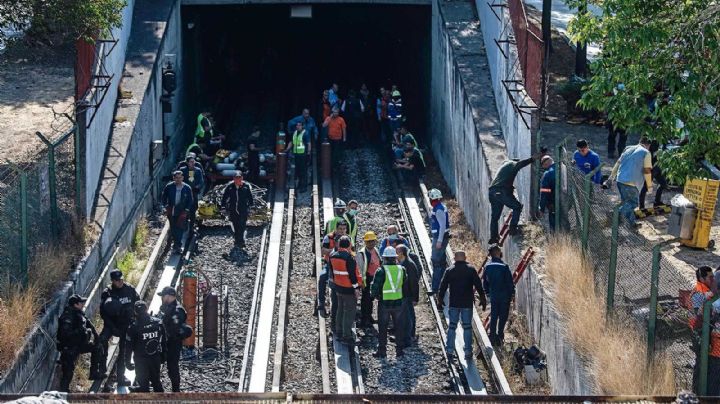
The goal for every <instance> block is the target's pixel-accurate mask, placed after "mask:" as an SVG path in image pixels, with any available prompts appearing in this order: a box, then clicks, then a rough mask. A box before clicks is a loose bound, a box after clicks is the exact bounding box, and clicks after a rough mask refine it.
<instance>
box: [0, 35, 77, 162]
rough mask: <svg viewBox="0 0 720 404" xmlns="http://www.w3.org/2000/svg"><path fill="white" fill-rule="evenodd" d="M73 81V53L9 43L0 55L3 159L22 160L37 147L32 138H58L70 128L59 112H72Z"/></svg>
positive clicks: (64, 48)
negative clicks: (36, 133) (42, 136)
mask: <svg viewBox="0 0 720 404" xmlns="http://www.w3.org/2000/svg"><path fill="white" fill-rule="evenodd" d="M74 88H75V78H74V70H73V59H72V50H71V49H69V48H66V47H59V48H53V49H36V48H29V47H27V46H26V45H25V44H23V43H22V42H17V43H14V44H11V45H10V46H9V47H8V49H7V51H6V52H5V53H4V54H0V150H3V155H4V156H3V157H4V159H7V160H11V161H14V162H17V161H24V159H26V158H28V156H29V155H32V153H33V152H34V151H35V150H36V149H37V148H38V147H39V146H40V145H42V142H41V141H40V139H39V138H38V137H37V136H35V132H36V131H40V132H42V133H43V134H45V135H46V136H53V135H54V136H57V135H60V134H62V133H63V132H64V131H65V130H67V129H69V128H70V127H71V122H70V121H69V120H68V119H67V118H65V117H56V116H55V114H54V113H53V109H54V110H55V111H56V112H58V113H62V112H71V111H72V106H73V102H74V97H73V92H74Z"/></svg>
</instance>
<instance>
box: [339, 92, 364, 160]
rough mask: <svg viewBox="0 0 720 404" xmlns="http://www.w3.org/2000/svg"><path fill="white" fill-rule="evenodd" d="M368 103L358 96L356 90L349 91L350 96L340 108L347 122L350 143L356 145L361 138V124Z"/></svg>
mask: <svg viewBox="0 0 720 404" xmlns="http://www.w3.org/2000/svg"><path fill="white" fill-rule="evenodd" d="M365 108H366V105H365V104H363V102H362V101H361V100H360V99H359V98H358V97H357V93H356V92H355V90H350V91H349V92H348V97H347V99H345V100H344V101H343V103H342V107H340V109H341V110H342V112H343V116H344V117H345V121H346V122H347V132H348V137H349V138H350V144H351V145H353V146H356V145H357V144H358V142H359V140H360V125H361V123H362V119H363V113H364V112H365Z"/></svg>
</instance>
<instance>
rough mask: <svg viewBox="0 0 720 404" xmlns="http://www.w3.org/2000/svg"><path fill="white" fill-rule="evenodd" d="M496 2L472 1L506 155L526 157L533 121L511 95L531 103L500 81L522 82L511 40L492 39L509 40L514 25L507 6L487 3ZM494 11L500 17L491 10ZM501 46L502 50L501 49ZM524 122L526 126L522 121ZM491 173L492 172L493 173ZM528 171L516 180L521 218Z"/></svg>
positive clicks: (527, 200)
mask: <svg viewBox="0 0 720 404" xmlns="http://www.w3.org/2000/svg"><path fill="white" fill-rule="evenodd" d="M492 3H495V2H493V1H488V0H475V9H476V11H477V13H478V16H479V18H480V26H481V28H482V34H483V40H484V41H485V47H486V50H487V51H486V55H487V59H488V66H489V67H490V75H491V76H492V89H493V92H494V94H495V106H496V107H497V111H498V115H499V116H500V126H501V128H502V135H503V138H504V140H505V144H506V151H507V155H508V157H509V158H527V157H529V156H530V154H531V150H532V149H531V144H532V135H531V130H530V128H532V127H533V126H535V125H536V122H533V119H534V117H533V116H531V115H529V114H521V113H520V112H518V110H517V109H516V108H515V107H513V102H512V101H511V98H510V97H513V99H514V102H515V104H516V105H534V103H533V102H532V100H531V99H530V97H529V96H527V94H525V93H520V92H514V93H512V94H511V95H508V93H507V91H506V89H505V87H504V86H503V83H502V82H503V80H519V81H520V82H522V81H523V76H522V70H521V68H520V65H519V60H518V49H517V46H516V45H515V44H513V43H508V42H504V43H500V46H498V45H497V44H495V40H498V41H501V40H504V39H508V36H509V35H510V34H512V32H513V28H512V24H511V23H510V13H509V11H508V9H507V8H506V7H494V8H491V7H490V4H492ZM493 10H494V11H495V13H497V15H499V16H500V19H498V17H497V16H496V15H495V13H493ZM501 48H502V49H501ZM523 118H524V119H525V120H526V121H527V123H528V126H526V125H525V123H524V122H523ZM493 174H494V172H493ZM530 184H531V170H529V169H525V170H522V171H520V173H519V174H518V176H517V179H516V180H515V186H516V187H517V190H518V199H519V200H520V202H522V203H523V205H525V207H526V209H525V210H524V211H523V217H524V218H527V217H528V213H529V212H530V209H527V207H529V206H532V204H530V188H531V185H530Z"/></svg>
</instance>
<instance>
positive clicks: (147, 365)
mask: <svg viewBox="0 0 720 404" xmlns="http://www.w3.org/2000/svg"><path fill="white" fill-rule="evenodd" d="M158 296H161V297H162V305H161V307H160V311H159V312H158V313H157V314H155V315H153V313H148V307H147V303H145V302H144V301H142V300H141V299H140V296H139V295H138V293H137V291H136V290H135V288H134V287H133V286H131V285H129V284H128V283H127V282H125V280H124V279H123V274H122V272H121V271H120V270H119V269H114V270H113V271H112V272H110V285H108V287H107V288H106V289H105V290H104V291H103V292H102V295H101V296H100V300H101V304H100V316H101V317H102V320H103V329H102V331H101V332H100V333H99V334H98V333H97V331H96V330H95V327H94V325H93V324H92V322H91V321H90V320H89V319H88V318H87V317H86V316H85V313H84V311H83V309H84V306H85V302H86V301H87V299H86V298H85V297H83V296H80V295H72V296H70V298H69V299H68V304H67V306H66V307H65V310H64V312H63V313H62V315H61V316H60V319H59V324H58V334H57V341H58V343H57V348H58V350H59V351H60V365H61V370H62V378H61V379H60V390H61V391H69V390H70V383H71V382H72V378H73V373H74V371H75V363H76V361H77V359H78V357H79V356H80V354H83V353H91V358H90V374H89V378H90V379H91V380H102V379H104V378H105V377H107V373H106V372H107V369H106V363H107V352H108V346H109V341H110V339H111V338H112V337H118V338H119V343H118V355H117V362H116V367H115V372H116V374H115V376H116V380H117V386H118V387H120V386H130V381H129V380H128V379H127V378H126V377H125V369H128V370H135V373H136V378H135V380H136V386H132V387H130V389H131V390H132V391H137V392H149V391H150V385H152V388H153V391H155V392H162V391H164V390H163V386H162V383H161V381H160V370H161V365H162V363H163V362H165V363H166V364H167V372H168V376H169V378H170V382H171V384H172V391H173V392H178V391H180V365H179V362H180V353H181V351H182V343H183V340H184V339H185V338H187V337H189V336H190V335H191V334H192V328H190V326H188V325H187V324H186V320H187V314H186V312H185V309H184V308H183V307H182V305H180V303H179V302H178V301H177V300H176V292H175V289H174V288H172V287H169V286H167V287H164V288H163V289H162V290H161V291H160V292H159V293H158Z"/></svg>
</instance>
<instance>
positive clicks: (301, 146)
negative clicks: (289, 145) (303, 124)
mask: <svg viewBox="0 0 720 404" xmlns="http://www.w3.org/2000/svg"><path fill="white" fill-rule="evenodd" d="M304 135H305V129H303V131H302V132H298V131H295V133H294V134H293V140H292V142H293V153H295V154H305V143H304V142H303V136H304Z"/></svg>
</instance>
